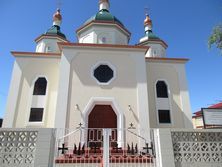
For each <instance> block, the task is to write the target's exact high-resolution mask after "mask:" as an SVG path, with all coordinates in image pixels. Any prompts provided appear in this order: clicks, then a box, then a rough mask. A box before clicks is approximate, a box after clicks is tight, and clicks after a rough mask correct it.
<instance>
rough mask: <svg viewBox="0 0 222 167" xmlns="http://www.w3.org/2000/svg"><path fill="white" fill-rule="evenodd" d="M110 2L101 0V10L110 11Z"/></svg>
mask: <svg viewBox="0 0 222 167" xmlns="http://www.w3.org/2000/svg"><path fill="white" fill-rule="evenodd" d="M109 7H110V3H109V0H99V10H108V11H109Z"/></svg>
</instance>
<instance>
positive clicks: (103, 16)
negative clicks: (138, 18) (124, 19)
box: [85, 9, 124, 26]
mask: <svg viewBox="0 0 222 167" xmlns="http://www.w3.org/2000/svg"><path fill="white" fill-rule="evenodd" d="M91 21H112V22H116V23H118V24H120V25H122V26H124V25H123V23H121V21H119V20H118V19H117V18H116V17H115V16H113V15H112V14H111V13H110V12H109V11H108V10H106V9H102V10H100V11H99V12H98V13H97V14H96V15H94V16H92V17H91V18H90V19H88V20H87V21H86V22H85V24H87V23H90V22H91Z"/></svg>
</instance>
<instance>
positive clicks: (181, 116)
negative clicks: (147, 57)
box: [147, 62, 192, 128]
mask: <svg viewBox="0 0 222 167" xmlns="http://www.w3.org/2000/svg"><path fill="white" fill-rule="evenodd" d="M178 68H184V64H180V63H164V62H162V63H161V62H159V63H158V62H147V85H148V95H149V111H150V112H149V114H150V126H151V128H191V127H192V118H191V117H190V116H189V115H191V110H190V108H189V103H190V102H189V97H188V96H187V95H188V89H187V88H185V87H182V86H181V84H182V81H184V83H183V84H186V82H185V81H186V76H185V73H180V72H179V71H178V70H177V69H178ZM179 75H180V76H179ZM158 80H164V81H166V82H167V84H168V89H169V92H170V94H169V108H170V112H171V124H160V123H159V121H158V112H157V110H158V107H157V105H158V104H159V103H160V102H159V101H156V100H155V99H156V98H155V97H156V90H155V89H156V82H157V81H158ZM165 103H166V102H164V103H163V104H159V106H162V105H164V106H162V107H163V108H164V107H167V104H165ZM183 104H188V106H184V105H183Z"/></svg>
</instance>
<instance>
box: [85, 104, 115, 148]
mask: <svg viewBox="0 0 222 167" xmlns="http://www.w3.org/2000/svg"><path fill="white" fill-rule="evenodd" d="M88 128H89V132H88V142H92V143H95V142H98V143H101V142H102V129H104V128H111V129H115V130H114V131H113V132H112V139H113V140H114V141H117V131H116V129H117V115H116V113H115V112H114V110H113V108H112V106H111V105H95V106H94V108H93V109H92V111H91V112H90V114H89V116H88ZM98 145H100V144H98Z"/></svg>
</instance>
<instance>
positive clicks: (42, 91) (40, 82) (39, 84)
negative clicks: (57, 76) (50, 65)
mask: <svg viewBox="0 0 222 167" xmlns="http://www.w3.org/2000/svg"><path fill="white" fill-rule="evenodd" d="M46 87H47V81H46V79H45V78H38V79H37V81H36V82H35V86H34V91H33V95H46Z"/></svg>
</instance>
